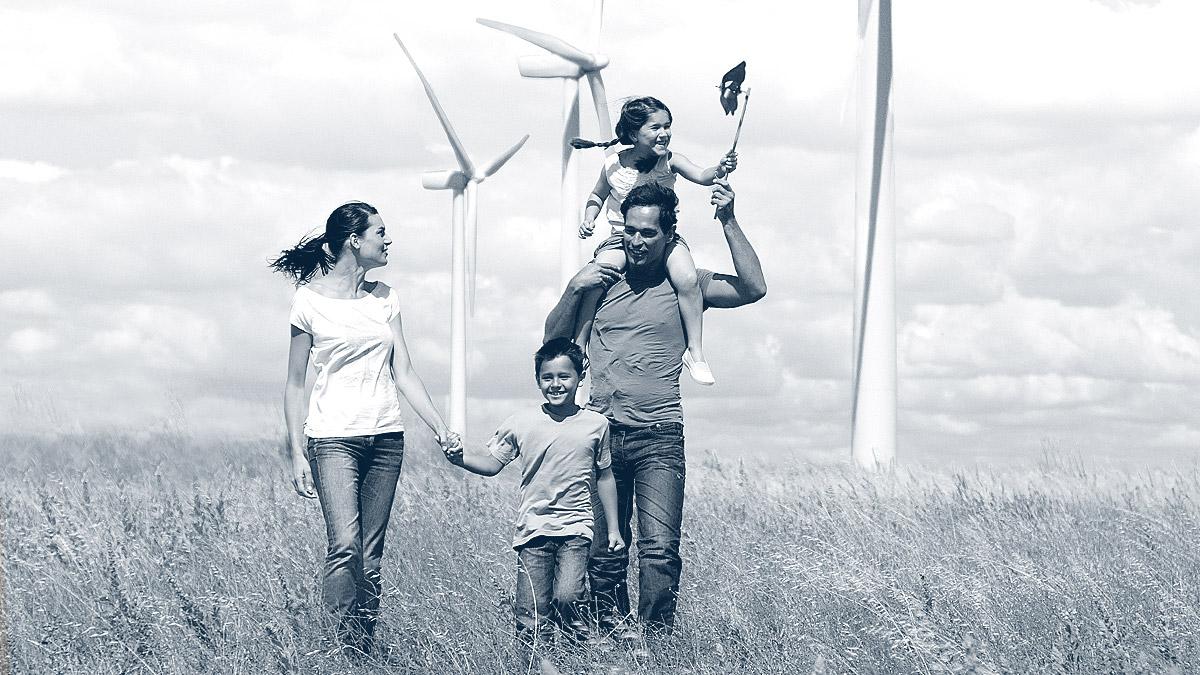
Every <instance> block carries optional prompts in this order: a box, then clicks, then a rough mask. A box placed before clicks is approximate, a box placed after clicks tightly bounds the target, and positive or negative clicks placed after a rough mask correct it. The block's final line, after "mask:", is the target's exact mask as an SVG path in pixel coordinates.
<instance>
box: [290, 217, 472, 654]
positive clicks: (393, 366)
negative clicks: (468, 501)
mask: <svg viewBox="0 0 1200 675" xmlns="http://www.w3.org/2000/svg"><path fill="white" fill-rule="evenodd" d="M391 243H392V240H391V239H390V238H389V237H388V236H387V231H386V229H385V228H384V224H383V220H382V219H381V218H380V217H379V213H378V211H376V210H375V208H374V207H372V206H371V205H369V204H364V203H362V202H350V203H348V204H343V205H342V206H339V207H338V208H337V209H335V210H334V212H333V213H332V214H330V216H329V219H328V220H327V221H326V223H325V232H324V233H322V234H320V235H317V236H313V237H309V238H307V239H304V240H302V241H301V242H300V243H299V244H298V245H297V246H296V247H295V248H292V249H289V250H286V251H284V252H283V253H282V254H280V256H279V257H278V258H276V259H275V260H273V261H271V267H272V268H274V269H275V270H276V271H278V272H282V273H284V274H286V275H287V276H289V277H291V278H292V279H293V280H294V281H295V282H296V285H297V289H296V295H295V297H294V299H293V300H292V309H291V317H290V318H291V329H292V330H291V335H292V337H291V348H290V351H289V354H288V374H287V385H286V388H285V389H284V395H283V405H284V416H285V418H286V422H287V430H288V439H289V442H290V446H291V459H292V484H293V486H294V487H295V489H296V492H297V493H299V494H300V496H302V497H307V498H309V499H312V498H317V497H319V498H320V502H321V511H322V513H323V514H324V516H325V531H326V534H327V536H328V539H329V547H328V553H327V554H326V556H325V569H324V580H323V584H322V586H323V587H322V594H323V596H324V601H325V604H326V606H327V607H328V608H329V610H330V611H332V612H333V614H334V617H335V620H336V622H337V633H336V636H337V640H338V643H339V648H342V649H357V650H361V651H363V652H369V651H370V650H371V647H372V641H373V636H374V631H375V622H376V618H377V616H378V614H379V596H380V591H381V583H380V574H379V567H380V560H381V559H382V557H383V540H384V533H385V532H386V531H387V524H388V518H389V516H390V515H391V509H392V499H393V497H394V495H395V491H396V481H397V479H398V478H399V476H400V465H401V462H402V460H403V458H404V425H403V422H402V419H401V408H400V396H403V397H404V398H405V399H406V400H407V401H408V402H409V403H410V404H411V405H412V407H413V410H415V411H416V413H417V415H418V416H419V417H420V418H421V419H422V420H423V421H424V422H425V423H426V424H428V425H429V426H430V427H431V428H432V429H433V431H434V433H435V434H436V435H437V438H438V442H439V443H441V444H442V446H443V449H444V448H447V447H454V446H455V445H457V444H458V443H459V441H458V438H457V436H456V435H455V434H453V433H451V432H450V431H449V429H448V428H447V427H446V423H445V422H444V421H443V420H442V417H441V415H439V414H438V412H437V410H436V409H435V408H434V407H433V403H432V402H431V401H430V399H429V393H428V392H427V391H426V390H425V385H424V383H423V382H422V381H421V378H420V377H418V376H417V373H416V372H415V371H414V370H413V368H412V363H411V362H410V360H409V356H408V348H407V347H406V346H405V343H404V332H403V330H402V326H401V320H400V303H399V299H398V297H397V294H396V292H395V291H394V290H392V289H391V288H389V287H388V285H387V284H385V283H383V282H381V281H367V280H366V279H365V277H366V274H367V272H368V271H370V270H372V269H374V268H376V267H382V266H384V265H386V264H387V255H388V252H387V248H388V245H389V244H391ZM318 270H319V271H321V272H323V274H322V275H320V276H317V272H318ZM314 277H315V278H314ZM310 361H311V364H312V367H313V371H314V373H315V378H314V381H313V383H312V395H311V398H310V399H309V402H308V406H307V411H306V410H305V396H304V391H305V375H306V373H307V371H308V368H309V363H310Z"/></svg>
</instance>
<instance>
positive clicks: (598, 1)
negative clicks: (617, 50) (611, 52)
mask: <svg viewBox="0 0 1200 675" xmlns="http://www.w3.org/2000/svg"><path fill="white" fill-rule="evenodd" d="M603 30H604V0H595V2H593V3H592V50H593V51H597V52H598V51H600V33H601V32H602V31H603Z"/></svg>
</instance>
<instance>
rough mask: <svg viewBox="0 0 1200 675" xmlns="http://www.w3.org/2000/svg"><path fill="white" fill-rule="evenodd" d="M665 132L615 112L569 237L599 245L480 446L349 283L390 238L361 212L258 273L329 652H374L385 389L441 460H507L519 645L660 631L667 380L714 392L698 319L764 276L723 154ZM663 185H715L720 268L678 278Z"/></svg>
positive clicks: (664, 617) (679, 438)
mask: <svg viewBox="0 0 1200 675" xmlns="http://www.w3.org/2000/svg"><path fill="white" fill-rule="evenodd" d="M670 127H671V115H670V111H669V110H667V108H666V106H665V105H663V104H662V103H661V101H658V100H657V99H653V98H649V97H646V98H642V99H633V100H631V101H630V102H629V103H627V104H626V105H625V108H624V109H623V110H622V115H621V121H620V122H619V123H618V124H617V139H615V141H614V143H618V142H619V143H623V144H626V145H630V146H631V147H630V148H628V149H626V150H623V151H621V152H619V153H616V154H614V155H612V156H611V157H610V158H609V161H608V162H606V165H605V169H604V171H603V173H602V175H601V177H600V180H599V181H598V182H597V186H596V190H595V191H594V194H593V195H592V196H591V197H590V198H589V202H588V204H587V206H586V209H585V217H584V222H583V224H582V225H581V228H580V235H581V236H586V235H588V234H590V233H591V231H592V228H593V227H594V225H593V221H594V219H595V218H596V217H597V216H598V215H599V214H600V212H601V210H602V209H603V211H604V217H605V219H606V220H607V221H608V222H609V224H610V226H611V228H612V234H611V235H610V236H609V237H608V238H607V239H606V240H605V241H604V242H603V243H602V244H601V245H600V247H599V248H598V249H597V254H596V258H595V259H594V260H593V261H592V262H590V263H588V264H587V265H585V266H584V267H583V268H582V269H581V270H580V271H579V272H578V273H577V274H575V276H574V277H573V278H572V279H571V280H570V282H569V283H568V285H567V287H566V289H565V290H564V291H563V294H562V296H561V298H560V299H559V301H558V303H557V304H556V305H555V306H554V307H553V308H552V309H550V311H549V314H548V316H547V318H546V321H545V326H544V330H545V337H544V344H543V345H542V346H541V347H540V348H539V349H537V350H536V353H535V354H534V357H533V370H534V381H535V383H536V385H537V387H538V389H539V390H540V392H541V395H542V397H543V399H544V400H545V402H544V404H542V405H539V406H530V407H529V408H527V409H522V410H519V411H517V412H515V413H514V414H513V415H511V416H510V417H508V418H507V419H506V420H504V421H503V422H502V423H501V424H500V425H499V427H498V428H497V431H496V433H495V434H494V435H493V436H492V438H491V440H490V441H489V442H488V443H487V444H486V446H484V447H464V445H463V443H462V440H461V439H460V438H459V437H458V436H457V435H456V434H454V433H453V432H451V431H450V430H449V429H448V427H447V425H446V423H445V422H444V421H443V419H442V417H441V415H440V414H439V413H438V411H437V409H436V408H435V406H434V405H433V403H432V402H431V400H430V397H429V394H428V392H427V391H426V389H425V385H424V384H423V382H422V381H421V379H420V377H419V376H418V375H417V373H416V372H415V371H414V370H413V367H412V363H411V361H410V359H409V354H408V350H407V347H406V345H405V341H404V330H403V324H402V320H401V307H400V303H399V300H398V297H397V293H396V292H395V291H394V290H393V289H391V288H389V287H388V286H387V285H386V284H384V283H382V282H378V281H368V280H367V279H366V278H365V277H366V274H367V272H369V271H370V270H372V269H375V268H377V267H380V266H383V265H386V264H387V258H388V246H389V245H390V244H391V243H392V240H391V239H390V238H389V237H388V235H387V230H386V227H385V225H384V222H383V220H382V218H381V217H380V215H379V214H378V213H377V212H376V210H375V209H374V208H373V207H371V206H369V205H367V204H364V203H361V202H351V203H349V204H345V205H343V206H340V207H338V208H337V209H336V210H335V211H334V212H333V213H332V214H331V215H330V216H329V219H328V220H327V222H326V225H325V230H324V232H323V233H321V234H319V235H317V236H314V237H311V238H308V239H305V240H303V241H301V242H300V243H299V244H298V245H297V246H296V247H295V248H292V249H289V250H287V251H284V252H283V253H282V254H281V255H280V256H279V257H278V258H277V259H275V260H274V261H273V262H272V267H273V268H274V269H276V270H278V271H280V272H283V273H285V274H287V275H288V276H290V277H291V278H292V279H293V280H294V281H295V282H296V283H297V285H298V288H297V291H296V294H295V297H294V299H293V301H292V308H291V313H290V323H291V344H290V350H289V358H288V371H287V384H286V387H285V394H284V410H285V417H286V423H287V430H288V437H289V442H290V453H291V455H290V456H291V469H292V480H293V484H294V487H295V489H296V491H297V492H298V493H299V494H300V495H302V496H304V497H308V498H317V499H319V501H320V504H321V511H322V514H323V516H324V519H325V529H326V535H327V539H328V547H327V554H326V558H325V563H324V572H323V588H322V594H323V598H324V603H325V605H326V606H327V608H328V609H329V611H330V612H331V613H332V615H333V617H334V620H335V626H336V632H335V637H336V640H337V643H338V645H339V646H340V648H341V649H344V650H347V651H361V652H365V653H370V652H371V651H372V650H373V649H374V648H375V644H374V639H375V625H376V621H377V617H378V614H379V597H380V590H381V585H380V584H381V581H380V580H381V576H380V561H381V559H382V555H383V547H384V535H385V532H386V530H387V524H388V518H389V515H390V511H391V506H392V501H393V497H394V494H395V490H396V483H397V479H398V477H399V474H400V469H401V464H402V462H403V457H404V435H403V431H404V430H403V425H402V421H401V416H400V405H399V398H400V397H401V396H403V397H404V398H405V399H406V400H407V401H408V402H409V403H410V404H411V405H412V407H413V409H414V411H415V412H416V414H417V416H418V417H420V418H421V421H422V422H424V423H425V424H426V425H428V426H429V427H430V428H431V429H432V430H433V432H434V434H435V436H436V437H437V439H438V442H439V443H440V444H441V447H442V449H443V452H444V453H445V455H446V457H447V459H448V460H449V461H450V462H451V463H452V464H455V465H457V466H460V467H462V468H463V469H466V470H468V471H471V472H474V473H476V474H480V475H483V476H492V475H495V474H497V473H498V472H500V471H501V470H502V469H503V468H504V467H505V466H506V465H508V464H509V463H511V462H513V461H517V462H518V464H519V466H520V469H521V481H520V486H521V501H520V506H519V511H518V514H517V517H516V525H515V532H514V536H513V548H514V549H515V550H516V551H517V579H516V587H515V598H516V600H515V603H514V613H515V620H516V627H517V635H518V638H519V639H520V640H521V641H522V642H523V643H524V644H527V645H529V646H534V647H536V646H538V645H542V644H546V643H547V642H548V641H550V640H552V639H553V638H554V635H555V632H556V631H557V630H561V632H562V633H563V634H564V635H565V636H567V637H568V638H570V639H573V640H575V641H578V642H580V643H584V644H588V643H593V642H596V641H599V640H603V639H612V640H615V641H617V642H619V643H623V644H630V645H633V644H640V643H641V642H642V640H643V638H650V639H653V638H656V637H661V636H663V635H666V634H669V633H670V632H671V631H672V629H673V627H674V621H675V613H676V604H677V595H678V591H679V579H680V573H681V570H682V560H681V557H680V552H679V543H680V532H681V528H682V523H683V500H684V481H685V475H686V462H685V456H684V420H683V411H682V406H681V400H680V389H679V378H680V376H681V374H682V372H683V369H684V368H685V367H687V368H688V369H689V372H690V373H691V374H692V376H693V377H694V378H695V379H696V380H697V381H698V382H701V383H707V384H711V383H712V381H713V377H712V373H711V371H710V369H709V368H708V367H707V364H706V363H705V361H704V358H703V349H702V344H701V338H700V320H699V319H700V316H699V315H700V314H701V313H702V312H703V310H704V309H708V308H713V307H719V308H730V307H738V306H741V305H745V304H749V303H752V302H755V301H757V300H759V299H760V298H762V297H763V295H764V294H765V293H766V282H765V280H764V278H763V273H762V267H761V265H760V263H759V260H758V256H757V254H756V253H755V251H754V249H753V248H752V247H751V245H750V243H749V241H748V240H747V239H746V236H745V234H744V233H743V232H742V230H741V227H740V226H739V224H738V222H737V219H736V217H735V215H734V193H733V190H732V188H731V187H730V185H729V183H728V182H727V181H726V180H725V179H724V178H723V176H724V175H726V174H727V173H728V172H729V171H732V170H734V169H735V168H736V157H735V156H734V155H733V154H732V153H730V155H727V156H726V157H725V158H723V159H722V161H721V163H720V164H719V165H718V166H716V167H710V168H708V169H701V168H699V167H697V166H695V165H693V164H692V163H691V162H689V161H687V160H686V159H684V158H682V157H681V156H679V155H677V154H674V153H672V152H671V151H670V150H668V145H669V143H670V138H671V134H670ZM677 173H678V174H680V175H683V176H684V177H685V178H687V179H689V180H691V181H693V182H696V183H700V184H703V185H711V186H712V196H711V202H712V203H713V204H715V205H716V206H717V211H716V214H717V220H718V221H719V223H720V226H721V228H722V231H723V233H724V236H725V240H726V243H727V245H728V247H729V251H730V254H731V258H732V261H733V268H734V272H733V274H722V273H714V272H711V271H708V270H705V269H696V268H695V265H694V263H693V262H692V258H691V255H690V254H689V253H688V251H687V247H686V244H685V243H684V242H683V240H682V238H681V237H679V235H678V234H677V232H676V225H677V223H676V210H677V207H678V198H677V197H676V195H675V192H674V190H673V189H672V187H671V186H672V184H673V181H674V176H675V174H677ZM532 347H534V346H533V345H531V351H534V350H533V349H532ZM585 354H586V356H585ZM310 368H311V370H312V372H313V381H312V382H306V374H307V372H308V371H309V370H310ZM589 374H590V377H591V397H590V400H589V401H588V403H587V405H586V406H585V407H580V406H579V405H577V404H576V391H577V389H578V387H579V385H580V383H581V381H583V380H584V378H585V377H587V376H588V375H589ZM306 386H311V388H312V391H311V395H310V396H309V398H308V400H307V402H306V401H305V390H306ZM635 512H636V513H637V530H636V533H635V532H634V530H633V528H632V519H633V514H634V513H635ZM635 535H636V537H635ZM634 544H636V547H637V562H638V571H639V574H638V581H639V588H638V595H637V597H638V605H637V608H636V611H634V610H633V608H632V606H631V602H630V592H629V585H628V571H629V569H628V568H629V547H630V546H631V545H634Z"/></svg>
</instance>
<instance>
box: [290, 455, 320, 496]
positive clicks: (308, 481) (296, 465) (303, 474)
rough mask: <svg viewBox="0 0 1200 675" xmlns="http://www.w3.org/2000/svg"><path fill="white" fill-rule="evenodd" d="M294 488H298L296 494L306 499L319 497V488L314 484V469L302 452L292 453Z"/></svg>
mask: <svg viewBox="0 0 1200 675" xmlns="http://www.w3.org/2000/svg"><path fill="white" fill-rule="evenodd" d="M292 488H293V489H295V490H296V494H298V495H300V496H301V497H304V498H305V499H316V498H317V490H316V488H315V487H314V486H313V478H312V470H311V469H310V468H309V466H308V460H307V459H305V458H304V453H302V452H293V453H292Z"/></svg>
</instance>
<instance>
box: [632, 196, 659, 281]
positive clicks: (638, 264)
mask: <svg viewBox="0 0 1200 675" xmlns="http://www.w3.org/2000/svg"><path fill="white" fill-rule="evenodd" d="M658 209H659V207H657V206H634V207H632V208H630V209H629V210H628V211H626V212H625V233H624V244H625V257H626V259H627V260H628V261H629V269H630V270H631V271H632V270H649V269H652V268H653V267H654V266H655V265H660V264H662V260H663V254H664V253H665V252H666V250H667V239H668V237H667V235H666V234H664V233H663V231H662V228H661V227H660V226H659V224H658Z"/></svg>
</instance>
